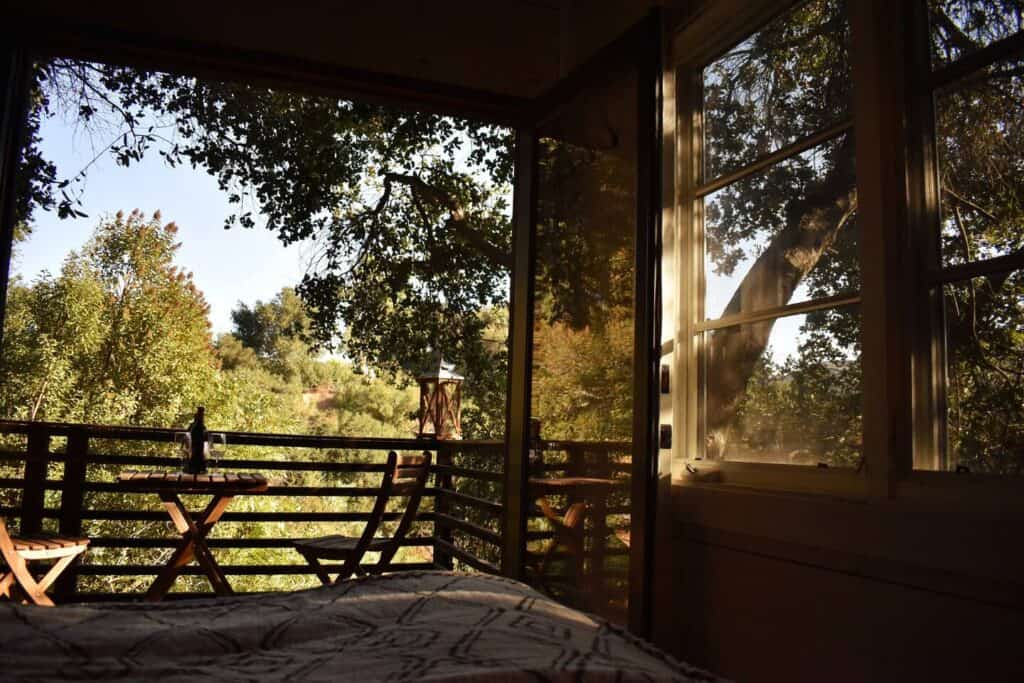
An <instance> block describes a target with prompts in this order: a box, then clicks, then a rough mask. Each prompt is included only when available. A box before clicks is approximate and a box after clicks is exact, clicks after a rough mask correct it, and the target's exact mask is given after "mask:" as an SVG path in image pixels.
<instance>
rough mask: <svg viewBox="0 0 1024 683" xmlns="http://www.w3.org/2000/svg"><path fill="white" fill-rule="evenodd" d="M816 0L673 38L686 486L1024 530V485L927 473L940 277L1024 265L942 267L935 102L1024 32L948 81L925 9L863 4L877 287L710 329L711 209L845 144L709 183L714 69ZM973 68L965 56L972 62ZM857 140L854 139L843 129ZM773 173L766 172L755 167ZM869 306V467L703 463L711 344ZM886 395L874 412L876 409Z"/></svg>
mask: <svg viewBox="0 0 1024 683" xmlns="http://www.w3.org/2000/svg"><path fill="white" fill-rule="evenodd" d="M799 4H800V0H756V1H752V2H739V1H737V0H718V1H717V2H714V3H710V4H708V5H707V7H706V8H705V9H704V11H702V12H699V13H697V14H696V15H695V16H694V17H693V18H692V19H691V20H690V22H689V23H687V24H685V25H683V26H682V27H681V28H680V30H679V31H677V33H676V34H675V36H674V38H673V42H672V54H673V60H674V61H673V65H674V67H675V81H676V91H677V97H676V100H675V105H676V111H675V116H676V118H675V121H676V127H675V139H674V140H672V147H673V149H674V152H675V157H676V158H675V165H674V168H673V175H674V178H673V182H672V185H671V186H672V191H673V195H674V197H673V198H674V201H673V203H672V206H671V209H672V212H673V214H674V215H675V216H676V221H675V224H674V226H673V231H672V234H671V236H670V238H667V239H670V240H671V241H672V242H673V243H675V244H676V245H677V248H676V250H675V252H674V255H673V258H674V263H673V266H674V268H675V271H676V273H677V275H676V278H675V280H676V281H675V282H672V283H667V285H668V284H671V286H672V287H673V288H674V290H675V294H676V301H675V310H674V311H672V313H673V314H674V315H672V316H670V315H669V314H666V320H669V319H674V320H675V321H676V330H675V335H674V336H673V338H672V345H671V351H672V355H671V360H672V363H673V369H674V375H675V377H676V378H677V380H676V387H678V390H677V391H675V392H674V395H673V396H672V408H671V415H672V420H673V424H674V425H675V428H676V430H677V433H678V434H679V435H680V436H679V438H678V439H677V441H676V444H675V448H674V449H673V458H672V462H673V468H672V469H673V481H674V483H676V484H677V485H683V486H694V487H700V488H707V489H715V488H719V487H741V488H752V489H757V490H763V491H768V492H778V493H789V494H812V495H824V496H829V497H832V498H838V499H845V500H854V501H863V502H870V501H894V500H896V499H900V500H902V501H905V502H907V503H908V504H911V505H913V506H915V507H923V508H931V507H935V508H937V509H940V510H945V511H953V510H955V511H957V512H962V511H965V510H966V511H967V512H968V514H979V515H982V516H985V515H991V514H998V515H1000V516H1001V517H1011V518H1015V519H1016V518H1019V519H1024V501H1022V496H1021V495H1020V494H1021V492H1022V489H1024V479H1020V478H1017V477H1002V476H994V475H989V476H986V475H978V474H971V475H969V476H964V475H957V474H954V473H951V472H944V471H926V470H923V469H915V465H916V466H917V467H918V468H920V467H921V466H922V464H923V463H926V462H929V461H934V460H935V458H936V457H937V455H936V454H937V453H939V452H940V451H941V449H943V448H944V447H945V433H944V414H945V413H944V407H945V395H944V384H945V350H944V348H943V330H941V329H940V328H938V327H937V326H936V325H937V324H941V317H939V316H937V313H939V311H938V309H937V307H938V306H941V304H942V302H941V297H936V296H934V295H933V294H932V293H931V291H932V289H933V287H934V285H935V283H936V281H937V280H940V279H941V281H947V280H949V279H962V278H964V277H967V276H969V275H971V274H975V273H981V272H987V271H989V270H990V269H991V270H1000V271H1005V270H1009V269H1011V268H1019V267H1024V258H1021V257H1019V256H1015V257H1001V258H998V259H992V260H989V261H985V262H980V263H972V264H967V265H964V266H954V267H951V268H947V269H944V270H943V271H941V272H940V271H937V269H936V267H935V264H938V263H940V261H939V260H938V259H939V256H938V252H937V248H938V244H937V240H936V239H935V235H936V234H937V233H936V230H937V226H938V225H939V224H938V193H937V189H938V188H937V179H938V175H937V173H938V171H937V163H936V150H935V131H934V111H933V104H932V93H933V90H934V89H935V88H936V87H938V86H939V85H941V84H942V83H948V82H949V81H951V80H953V79H956V78H959V77H963V76H964V75H967V74H969V73H973V72H975V71H976V70H977V69H978V68H981V67H983V66H984V65H986V64H988V63H990V62H991V61H993V60H995V59H999V58H1003V57H1005V56H1007V55H1008V54H1019V53H1020V50H1021V49H1022V45H1024V38H1021V36H1019V35H1018V36H1015V37H1013V38H1010V39H1006V40H1004V41H1000V42H999V43H997V44H995V45H994V46H992V47H990V48H986V49H985V50H983V51H981V52H983V53H984V54H980V53H976V55H980V56H976V55H972V56H969V57H966V58H964V59H965V60H967V61H966V62H965V63H961V62H955V63H954V64H952V65H950V66H947V67H944V68H942V69H940V70H937V71H936V72H934V73H933V72H932V70H931V66H930V63H929V53H928V49H929V47H928V40H929V35H928V26H927V12H926V6H925V0H909V1H908V2H891V0H858V2H853V3H849V4H848V12H849V20H850V26H851V33H852V44H851V48H850V58H851V63H852V67H853V76H854V101H853V112H852V113H853V116H852V121H844V122H839V123H837V124H836V127H843V126H850V125H852V127H853V129H855V130H857V132H858V135H857V138H856V148H855V152H856V158H857V181H856V182H857V192H858V213H859V223H860V225H861V244H860V254H861V256H860V261H861V263H860V265H861V291H860V296H859V298H858V299H856V300H855V298H854V297H853V296H851V297H849V298H844V297H836V300H835V301H831V300H824V301H811V302H801V303H799V304H791V305H788V306H784V307H780V308H779V309H776V310H771V311H759V312H758V313H757V314H743V315H737V316H730V317H729V318H728V319H722V320H717V321H704V320H703V316H702V315H700V314H701V313H702V305H703V295H704V293H703V291H702V286H701V285H702V282H701V271H702V268H703V253H702V249H701V247H702V242H701V239H702V235H701V232H700V226H701V224H702V222H703V216H702V211H703V206H702V201H701V197H702V196H703V195H706V194H708V192H709V191H713V190H715V189H718V188H719V187H723V186H725V185H726V184H728V183H730V182H732V181H733V180H735V179H736V178H734V177H733V176H735V175H737V174H738V173H741V172H746V173H749V172H756V170H760V169H761V168H766V167H767V166H769V165H771V164H773V163H776V162H777V161H779V160H781V159H782V158H785V157H787V156H791V154H787V152H789V151H791V148H793V147H794V146H798V147H802V148H803V149H808V148H810V147H812V146H814V145H815V144H818V143H820V142H822V141H824V140H826V139H829V138H830V137H834V136H835V135H837V134H838V133H837V132H836V131H835V130H833V129H829V130H824V131H819V132H817V133H814V134H812V135H809V136H807V138H804V139H801V140H799V141H797V142H795V143H793V144H791V145H790V146H789V147H787V148H783V149H781V150H779V151H777V152H775V153H773V154H771V155H768V156H766V157H765V158H763V159H759V160H757V161H755V162H753V163H752V164H751V165H750V166H749V167H747V169H745V170H743V171H735V172H732V173H730V174H727V175H725V176H723V177H722V178H719V179H715V180H713V181H711V182H710V183H707V184H705V185H701V177H700V158H701V152H702V150H701V144H702V138H703V135H702V130H701V126H702V120H701V102H700V93H701V87H702V84H701V81H700V78H701V77H700V74H701V69H703V67H704V66H705V65H706V64H709V63H711V62H712V61H714V60H715V59H716V58H717V57H719V56H721V55H722V54H724V53H726V52H727V51H728V50H730V49H732V47H733V46H735V45H736V44H737V43H739V42H741V41H742V40H743V39H745V38H746V37H749V36H750V35H751V34H753V33H754V32H756V31H757V30H759V29H760V28H762V27H763V26H764V25H766V24H767V23H768V22H770V21H771V20H772V19H774V18H775V17H777V16H779V15H781V14H783V13H785V12H787V11H789V10H791V9H792V8H793V7H795V6H797V5H799ZM961 61H963V60H961ZM840 132H842V131H840ZM754 166H757V168H753V167H754ZM857 301H859V303H860V311H861V342H862V364H863V367H864V368H865V372H864V373H863V380H862V390H863V395H864V397H865V398H864V403H863V410H862V415H863V450H862V457H863V463H864V464H863V468H862V469H861V470H860V471H855V470H848V469H847V470H843V469H838V468H829V469H819V468H816V467H808V466H799V465H776V464H762V463H742V462H729V461H726V462H709V461H698V460H694V459H693V457H692V454H696V453H701V452H702V447H701V445H700V443H699V435H700V433H701V430H700V424H699V422H700V411H699V396H698V368H699V365H698V361H699V358H700V348H699V343H700V341H699V340H700V334H699V333H700V332H701V331H704V330H708V329H714V328H716V327H720V326H725V325H726V324H730V325H731V324H737V323H741V322H751V321H754V320H758V319H762V320H763V319H766V318H775V317H777V316H778V314H779V313H780V312H785V313H787V314H796V313H801V312H806V311H807V310H813V309H815V308H822V307H833V306H836V305H842V304H846V303H856V302H857ZM868 397H870V400H869V399H868Z"/></svg>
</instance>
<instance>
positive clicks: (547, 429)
mask: <svg viewBox="0 0 1024 683" xmlns="http://www.w3.org/2000/svg"><path fill="white" fill-rule="evenodd" d="M636 101H637V83H636V78H635V76H634V75H633V74H632V73H629V74H620V75H616V76H612V77H611V78H609V82H608V83H607V84H606V85H605V86H604V87H601V88H593V89H590V90H588V91H587V92H585V93H583V94H581V95H579V96H578V97H577V99H576V100H575V101H574V102H572V103H571V104H570V105H569V106H568V107H566V108H565V109H564V110H562V111H561V112H560V113H559V116H558V117H557V119H556V120H554V121H552V122H551V123H549V124H547V125H546V126H545V127H544V128H543V129H542V130H541V135H540V144H539V158H538V172H539V179H538V181H539V182H538V202H537V233H536V234H537V237H536V276H535V277H536V280H535V296H536V302H535V309H534V341H533V379H532V382H533V383H532V396H533V405H532V415H533V416H534V417H535V418H536V421H537V422H536V425H535V426H536V429H537V434H538V439H537V441H536V442H535V443H534V445H533V458H532V459H533V472H532V475H531V480H530V498H531V499H532V500H534V501H536V502H538V504H540V505H541V508H538V509H537V510H535V511H534V515H533V517H532V518H531V519H530V524H529V528H530V530H531V531H533V532H536V534H539V535H540V538H537V539H536V540H534V541H533V542H531V543H530V544H529V547H528V550H529V551H530V553H531V555H530V559H528V561H529V562H531V564H532V572H531V573H530V575H532V576H534V577H535V579H536V583H537V585H539V586H540V587H541V588H542V589H544V590H546V591H548V592H549V593H550V594H552V595H554V596H556V597H557V598H559V599H560V600H563V601H565V602H567V603H569V604H572V605H574V606H576V607H580V608H582V609H585V610H587V611H591V612H596V613H598V614H602V615H604V616H607V617H609V618H611V619H613V620H615V621H619V622H622V621H624V620H625V618H626V600H627V595H628V585H627V578H628V569H629V560H630V556H629V548H630V543H629V520H630V517H629V503H630V500H629V486H628V482H629V469H630V461H631V456H630V449H631V445H632V435H633V424H632V423H633V403H632V397H633V324H634V320H633V280H634V270H635V268H634V246H633V244H634V239H635V231H636V227H635V226H636V189H635V185H636V182H637V178H636V166H637V161H636V140H637V120H636ZM580 477H586V478H589V479H590V481H588V482H582V481H580V479H579V478H580ZM544 506H550V507H548V508H544ZM542 509H544V510H545V514H542V512H541V510H542ZM549 515H550V516H549ZM545 516H548V519H545ZM552 517H553V518H554V520H552V519H551V518H552ZM552 521H554V524H552ZM563 525H564V526H565V528H564V529H562V530H560V531H558V533H557V534H555V533H554V532H555V531H556V530H558V529H559V528H560V527H562V526H563Z"/></svg>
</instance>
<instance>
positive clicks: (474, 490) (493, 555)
mask: <svg viewBox="0 0 1024 683" xmlns="http://www.w3.org/2000/svg"><path fill="white" fill-rule="evenodd" d="M175 431H176V430H172V429H155V428H141V427H108V426H94V425H73V424H57V423H42V422H0V435H2V436H0V438H2V439H3V441H4V443H5V445H4V447H3V449H2V450H0V474H2V476H0V515H3V516H5V517H7V519H8V525H9V526H11V527H12V528H15V529H20V530H21V531H22V533H33V532H37V531H40V530H44V531H51V532H59V533H62V534H66V535H86V536H89V537H90V538H91V539H92V543H91V546H90V551H89V553H87V555H86V558H85V560H84V562H82V563H81V564H79V565H77V566H75V567H74V568H72V569H71V570H69V571H68V572H66V574H65V576H64V577H62V582H61V583H60V585H58V586H57V594H58V598H59V599H61V600H64V601H70V600H97V599H100V600H101V599H117V598H122V597H133V596H134V595H135V594H137V592H138V591H139V590H141V589H142V588H143V584H144V583H148V582H149V581H150V580H151V577H152V576H155V575H156V573H157V572H158V571H159V569H160V568H161V567H162V562H161V560H162V559H165V557H163V558H162V557H161V555H164V556H166V555H167V554H169V553H170V549H171V548H173V547H174V546H175V544H176V543H177V542H178V540H180V539H179V538H178V537H176V536H174V535H173V532H172V531H171V527H170V524H169V520H168V518H167V516H166V514H165V513H164V512H163V511H162V510H161V508H160V503H159V500H158V499H157V498H156V497H155V496H154V495H153V494H152V493H148V494H147V493H145V492H134V491H132V490H131V489H129V488H126V487H125V486H123V485H121V484H118V483H116V482H115V479H116V477H117V474H118V473H119V472H120V471H122V470H125V469H140V470H147V469H152V470H170V469H177V468H179V467H180V465H181V461H180V459H179V458H178V457H175V455H174V453H175V447H174V443H173V441H174V434H175ZM177 431H180V430H177ZM226 435H227V443H228V452H227V457H226V458H224V459H223V460H222V461H220V462H219V463H218V467H219V468H220V469H222V470H224V471H226V472H232V471H235V472H257V473H260V474H263V475H264V476H266V477H267V479H268V480H269V481H270V487H269V488H268V489H267V490H266V491H265V492H262V493H258V494H247V495H245V496H240V497H238V498H236V499H235V501H233V503H232V506H231V507H230V508H229V509H228V511H227V512H226V513H225V514H224V516H223V517H222V518H221V522H220V524H218V526H217V527H215V529H214V534H213V536H212V537H211V538H210V540H209V545H210V547H211V549H213V550H214V552H215V553H217V555H218V561H219V562H220V564H221V566H222V569H223V570H224V572H225V574H227V575H228V576H229V577H240V576H244V577H266V578H274V579H276V581H275V580H266V578H265V579H264V580H263V581H253V580H248V581H246V580H242V581H241V583H242V589H241V590H245V589H246V587H247V585H248V586H256V587H257V588H264V589H268V588H295V587H302V586H312V585H316V580H315V577H314V576H313V570H312V569H311V568H310V567H308V565H306V564H305V563H304V562H303V561H302V558H301V557H300V556H299V555H298V553H296V552H295V551H294V550H292V547H291V540H292V539H293V538H300V537H306V536H317V535H324V534H328V533H339V532H342V533H349V534H352V535H358V534H359V532H360V526H361V524H362V523H365V522H366V520H367V519H369V516H370V515H369V509H370V506H371V505H372V502H373V500H374V499H375V498H376V496H377V494H378V493H379V488H378V487H379V483H380V477H381V476H382V475H381V473H382V472H383V471H384V460H385V458H386V456H387V453H388V452H389V451H392V450H394V451H398V452H399V453H420V452H423V451H425V450H427V451H431V452H432V453H434V454H435V463H436V464H435V465H433V467H432V470H433V473H432V474H433V476H432V481H431V482H430V484H431V485H430V486H428V489H427V491H426V494H425V497H424V502H423V504H422V506H421V513H420V514H419V516H418V517H417V522H416V524H415V525H414V527H413V529H412V531H411V533H410V534H409V536H408V537H407V538H406V539H405V541H404V544H403V545H404V547H403V549H402V551H400V553H399V556H398V558H397V561H396V562H395V563H394V564H393V565H392V567H393V569H395V570H403V569H404V570H409V569H424V568H435V567H441V568H452V567H455V566H459V565H461V566H465V567H470V568H472V569H475V570H477V571H483V572H491V573H497V571H498V569H497V567H498V565H499V563H500V541H501V535H500V529H501V517H502V505H501V502H500V501H501V481H502V475H501V464H502V448H503V444H502V443H501V442H496V441H486V442H477V441H435V440H429V439H423V440H421V439H376V438H349V437H339V436H306V435H285V434H252V433H241V432H226ZM186 500H187V499H186ZM397 517H398V512H390V513H389V514H388V515H386V516H385V521H391V520H394V519H397ZM345 525H349V526H348V528H347V529H345ZM225 560H227V561H225ZM242 560H245V561H242ZM200 573H201V570H200V569H199V568H198V567H194V566H193V567H187V568H186V569H185V571H184V572H182V574H183V575H185V576H197V575H199V574H200ZM90 577H105V578H104V580H102V581H97V580H95V579H92V580H90ZM141 577H145V578H144V579H142V578H141ZM283 577H286V578H287V580H281V579H282V578H283ZM179 583H181V582H179ZM184 583H185V584H189V583H191V585H192V587H193V589H194V590H196V591H202V590H204V589H206V588H208V586H207V585H206V583H205V579H202V580H201V581H192V582H188V581H185V582H184ZM233 583H234V581H233ZM83 584H85V585H84V586H83ZM99 584H104V585H106V586H110V587H112V588H111V589H110V590H105V591H104V590H97V585H99ZM114 588H120V590H115V589H114ZM186 592H188V591H186ZM179 595H180V593H179Z"/></svg>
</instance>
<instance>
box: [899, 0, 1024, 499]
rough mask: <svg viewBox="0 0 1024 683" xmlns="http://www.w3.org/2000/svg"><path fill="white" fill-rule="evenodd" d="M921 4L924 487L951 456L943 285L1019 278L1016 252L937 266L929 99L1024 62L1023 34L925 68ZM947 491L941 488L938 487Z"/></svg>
mask: <svg viewBox="0 0 1024 683" xmlns="http://www.w3.org/2000/svg"><path fill="white" fill-rule="evenodd" d="M927 1H928V0H917V2H916V3H915V5H916V9H917V10H918V14H917V15H916V16H915V22H914V25H913V26H912V30H913V34H914V39H915V45H914V47H915V52H916V53H915V58H916V59H915V60H914V68H915V77H916V79H917V80H918V81H919V82H920V83H922V84H923V87H922V88H921V89H920V91H919V93H918V94H917V97H916V101H915V102H914V105H916V107H915V109H916V111H915V112H914V113H915V114H916V116H917V121H916V123H917V127H918V129H919V130H920V131H921V138H922V139H923V140H924V147H925V150H924V153H923V154H922V160H923V163H922V164H921V166H920V173H921V176H922V177H921V178H919V180H918V182H919V183H920V184H921V185H923V187H924V191H923V192H922V198H923V199H924V201H925V204H924V206H923V207H922V211H921V219H922V229H921V231H920V233H921V234H920V243H919V248H920V251H921V253H922V254H924V255H925V259H926V260H925V264H924V266H923V268H922V273H921V284H920V286H919V287H920V291H919V297H920V301H921V302H922V310H925V311H927V312H928V316H929V317H928V319H927V321H925V322H924V324H923V329H922V335H921V336H922V338H923V339H925V340H927V339H930V340H931V348H930V349H925V348H923V347H924V346H925V344H924V343H922V349H921V353H922V355H924V354H925V353H926V352H930V353H928V355H929V356H930V360H931V367H927V366H925V365H924V364H922V365H921V367H920V368H919V374H920V375H922V376H921V377H919V378H917V382H918V384H920V385H921V386H922V387H924V391H923V392H922V394H923V395H926V396H928V397H929V398H930V402H929V403H928V404H927V405H925V406H922V408H923V409H922V410H921V411H919V415H918V420H919V422H920V423H921V425H922V428H921V429H919V431H920V432H921V438H919V439H918V440H916V441H915V444H914V447H915V449H914V459H913V467H912V472H911V479H913V480H916V481H917V482H928V486H930V487H931V488H932V489H934V488H935V486H937V485H943V484H942V481H943V480H944V479H945V478H946V477H948V475H950V474H956V472H954V471H951V470H950V469H949V463H950V462H952V461H953V460H954V458H955V454H953V453H951V452H950V442H949V427H948V414H949V412H948V407H949V400H948V394H947V391H946V386H947V384H948V381H949V380H948V365H947V361H948V355H947V345H946V319H945V295H944V288H945V286H946V285H952V284H960V283H965V282H968V281H969V280H971V279H973V278H975V277H979V276H985V275H996V274H1006V275H1011V274H1013V273H1024V251H1017V252H1015V253H1012V254H1004V255H1000V256H994V257H989V258H983V259H978V260H973V261H968V262H964V263H956V264H952V265H944V264H943V262H942V248H941V238H942V212H941V206H942V196H941V191H942V190H941V181H940V177H941V164H940V159H939V154H938V134H939V131H938V130H937V126H936V108H935V102H936V99H937V98H938V97H939V96H941V95H942V94H944V93H947V92H951V91H955V90H956V89H957V86H958V85H959V84H960V83H962V82H963V81H964V80H966V79H968V78H970V77H972V76H975V75H977V74H978V73H979V72H980V71H982V70H983V69H985V68H987V67H989V66H992V65H994V64H996V63H999V62H1001V61H1006V60H1009V59H1024V32H1019V33H1016V34H1014V35H1012V36H1008V37H1006V38H1003V39H1001V40H998V41H996V42H994V43H991V44H989V45H987V46H985V47H984V48H981V49H979V50H977V51H976V52H972V53H970V54H967V55H965V56H963V57H960V58H959V59H956V60H954V61H952V62H949V63H947V64H944V65H938V66H933V65H932V62H931V24H930V22H929V21H928V17H927ZM970 474H971V477H972V478H974V479H982V480H986V479H987V480H992V481H995V480H1013V479H1015V478H1017V475H998V474H987V473H979V472H974V473H970ZM946 486H948V484H946ZM994 488H995V490H996V491H1001V490H1004V489H1006V488H1007V486H1006V485H1004V484H996V485H994Z"/></svg>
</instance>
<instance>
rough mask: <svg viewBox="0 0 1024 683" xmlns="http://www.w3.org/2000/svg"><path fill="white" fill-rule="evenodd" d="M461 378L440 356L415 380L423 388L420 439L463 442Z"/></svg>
mask: <svg viewBox="0 0 1024 683" xmlns="http://www.w3.org/2000/svg"><path fill="white" fill-rule="evenodd" d="M463 379H465V378H464V377H463V376H462V375H460V374H458V373H456V372H455V365H454V364H453V363H445V362H444V358H442V357H440V356H437V357H436V358H435V359H434V360H432V361H431V362H430V364H429V365H428V366H427V370H426V371H425V372H424V373H423V374H421V375H420V376H419V377H417V378H416V381H417V382H419V385H420V431H419V436H420V438H429V437H434V438H437V439H461V438H462V421H461V420H462V380H463Z"/></svg>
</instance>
